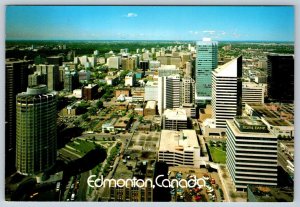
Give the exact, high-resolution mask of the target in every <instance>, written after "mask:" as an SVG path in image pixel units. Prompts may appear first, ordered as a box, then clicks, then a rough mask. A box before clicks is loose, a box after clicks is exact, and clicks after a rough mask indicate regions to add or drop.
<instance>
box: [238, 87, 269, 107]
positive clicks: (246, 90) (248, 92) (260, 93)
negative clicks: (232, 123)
mask: <svg viewBox="0 0 300 207" xmlns="http://www.w3.org/2000/svg"><path fill="white" fill-rule="evenodd" d="M242 86H243V87H242V103H243V106H245V103H264V102H265V101H264V94H265V87H264V86H263V85H262V84H256V83H253V82H243V84H242Z"/></svg>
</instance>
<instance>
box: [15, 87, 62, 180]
mask: <svg viewBox="0 0 300 207" xmlns="http://www.w3.org/2000/svg"><path fill="white" fill-rule="evenodd" d="M56 105H57V96H56V92H49V91H48V90H47V87H46V86H45V85H39V86H35V87H32V88H27V91H26V92H23V93H19V94H18V95H17V100H16V114H17V128H16V129H17V131H16V132H17V148H16V149H17V152H16V167H17V171H18V172H19V173H21V174H24V175H33V174H37V173H40V172H44V171H45V170H47V169H49V168H50V167H52V166H53V165H54V164H55V161H56V153H57V144H56V142H57V131H56V113H57V111H56V110H57V109H56Z"/></svg>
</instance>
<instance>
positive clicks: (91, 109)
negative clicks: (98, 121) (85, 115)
mask: <svg viewBox="0 0 300 207" xmlns="http://www.w3.org/2000/svg"><path fill="white" fill-rule="evenodd" d="M89 114H90V115H96V114H97V109H96V108H95V107H91V108H90V109H89Z"/></svg>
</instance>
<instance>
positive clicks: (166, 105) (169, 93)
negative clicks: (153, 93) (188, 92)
mask: <svg viewBox="0 0 300 207" xmlns="http://www.w3.org/2000/svg"><path fill="white" fill-rule="evenodd" d="M180 90H181V84H180V76H179V75H178V74H175V75H170V76H163V77H158V112H159V114H160V115H162V114H163V112H164V110H165V109H173V108H179V107H180V95H181V93H180Z"/></svg>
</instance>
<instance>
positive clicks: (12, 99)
mask: <svg viewBox="0 0 300 207" xmlns="http://www.w3.org/2000/svg"><path fill="white" fill-rule="evenodd" d="M29 64H30V62H29V61H25V60H15V59H6V61H5V81H6V83H5V174H6V175H10V174H11V173H13V172H14V171H15V154H16V151H15V150H16V95H17V94H18V93H21V92H23V91H26V88H27V85H28V66H29Z"/></svg>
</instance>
